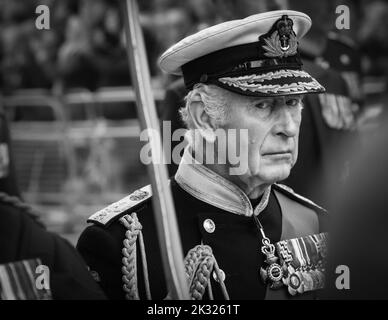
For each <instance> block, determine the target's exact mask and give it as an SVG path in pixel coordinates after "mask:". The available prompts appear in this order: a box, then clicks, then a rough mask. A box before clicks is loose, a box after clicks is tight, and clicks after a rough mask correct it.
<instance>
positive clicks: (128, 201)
mask: <svg viewBox="0 0 388 320" xmlns="http://www.w3.org/2000/svg"><path fill="white" fill-rule="evenodd" d="M151 196H152V190H151V185H148V186H145V187H143V188H141V189H138V190H136V191H135V192H133V193H131V194H130V195H129V196H126V197H125V198H123V199H121V200H119V201H117V202H114V203H112V204H110V205H109V206H107V207H105V208H104V209H101V210H99V211H97V212H96V213H94V214H92V215H91V216H90V217H89V219H88V220H87V222H93V223H97V224H100V225H103V226H108V225H109V223H110V222H111V221H113V219H114V218H119V217H121V215H122V214H123V213H125V212H127V211H128V210H129V209H132V208H135V207H138V206H139V205H140V204H142V203H144V202H145V201H147V200H148V199H149V198H151Z"/></svg>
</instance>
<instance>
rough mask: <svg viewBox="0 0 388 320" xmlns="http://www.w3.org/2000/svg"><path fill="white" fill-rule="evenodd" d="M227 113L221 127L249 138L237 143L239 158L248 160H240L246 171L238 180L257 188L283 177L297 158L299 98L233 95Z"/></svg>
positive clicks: (286, 175)
mask: <svg viewBox="0 0 388 320" xmlns="http://www.w3.org/2000/svg"><path fill="white" fill-rule="evenodd" d="M230 112H231V114H230V117H229V120H228V121H227V123H226V124H224V125H223V126H222V127H223V128H224V129H237V130H239V129H247V130H248V137H249V139H248V141H246V139H245V141H244V140H241V141H239V143H241V146H239V148H240V150H241V151H242V155H247V157H248V158H247V159H242V161H246V163H244V167H245V168H248V170H247V172H246V173H245V174H243V175H241V176H239V177H238V179H240V180H242V182H243V183H245V184H249V185H252V184H254V185H257V184H261V183H264V184H267V183H268V184H272V183H274V182H276V181H281V180H283V179H285V178H287V177H288V175H289V174H290V170H291V168H292V167H293V165H294V164H295V162H296V159H297V156H298V138H299V127H300V122H301V118H302V96H299V95H298V96H297V95H290V96H280V97H275V98H255V97H247V96H243V95H238V94H234V93H233V94H231V101H230ZM238 140H239V139H237V141H238ZM238 150H239V149H238Z"/></svg>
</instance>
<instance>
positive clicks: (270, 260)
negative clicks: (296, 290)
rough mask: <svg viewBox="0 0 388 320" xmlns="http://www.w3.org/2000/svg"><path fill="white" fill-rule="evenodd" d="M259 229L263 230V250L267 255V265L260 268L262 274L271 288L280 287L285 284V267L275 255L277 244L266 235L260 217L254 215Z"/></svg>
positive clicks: (264, 280) (262, 277)
mask: <svg viewBox="0 0 388 320" xmlns="http://www.w3.org/2000/svg"><path fill="white" fill-rule="evenodd" d="M254 219H255V222H256V224H257V227H258V229H259V230H260V232H261V235H262V237H263V239H262V240H261V243H262V246H261V252H262V253H263V254H264V255H265V257H266V259H265V261H264V262H265V263H266V264H267V266H266V267H264V268H263V267H261V268H260V276H261V279H262V280H263V282H264V283H265V284H267V283H268V284H269V286H270V288H271V289H279V288H280V287H282V286H283V280H282V279H283V274H284V272H283V268H282V267H281V266H280V264H278V263H277V262H278V260H279V258H278V257H276V256H275V246H274V245H273V244H272V243H271V241H270V240H269V238H268V237H267V236H266V235H265V233H264V229H263V227H262V225H261V223H260V221H259V219H258V218H257V217H256V216H254Z"/></svg>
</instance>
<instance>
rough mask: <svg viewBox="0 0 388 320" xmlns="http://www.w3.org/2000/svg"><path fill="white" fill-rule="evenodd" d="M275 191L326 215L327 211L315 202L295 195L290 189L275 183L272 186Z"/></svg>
mask: <svg viewBox="0 0 388 320" xmlns="http://www.w3.org/2000/svg"><path fill="white" fill-rule="evenodd" d="M274 186H275V189H276V190H278V191H280V192H282V193H284V194H286V195H287V196H289V197H290V198H291V199H293V200H295V201H297V202H299V203H301V204H303V205H305V206H306V207H309V208H311V209H313V210H315V211H318V212H321V213H327V210H326V209H324V208H322V207H321V206H319V205H317V204H316V203H315V202H313V201H311V200H310V199H307V198H305V197H303V196H301V195H300V194H297V193H295V192H294V190H292V189H291V188H290V187H288V186H286V185H284V184H280V183H275V184H274Z"/></svg>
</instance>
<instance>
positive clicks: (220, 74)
mask: <svg viewBox="0 0 388 320" xmlns="http://www.w3.org/2000/svg"><path fill="white" fill-rule="evenodd" d="M310 26H311V19H310V18H309V17H308V16H307V15H305V14H304V13H301V12H297V11H288V10H282V11H273V12H266V13H262V14H257V15H252V16H249V17H247V18H245V19H241V20H233V21H228V22H225V23H221V24H218V25H215V26H213V27H210V28H207V29H204V30H202V31H200V32H198V33H196V34H194V35H191V36H189V37H187V38H185V39H183V40H181V41H180V42H178V43H177V44H176V45H174V46H172V47H171V48H170V49H168V50H167V51H166V52H165V53H164V54H163V55H162V56H161V58H160V60H159V64H160V67H161V69H162V70H164V71H166V72H168V73H173V74H180V73H181V74H183V78H184V81H185V85H186V88H187V90H188V92H189V93H188V95H187V96H186V99H185V101H186V105H185V107H184V108H183V109H182V110H181V113H182V118H183V120H184V122H185V123H186V125H187V127H188V129H189V130H188V134H187V136H188V140H189V144H188V146H187V147H186V148H185V150H184V155H183V158H182V160H181V163H180V165H179V168H178V171H177V173H176V174H175V176H174V177H172V178H171V181H170V188H171V192H172V195H173V199H174V204H175V209H176V214H177V222H178V227H179V233H180V235H181V241H182V247H183V251H184V254H185V255H186V257H185V259H184V262H183V263H184V265H185V271H186V274H187V277H188V283H189V289H190V297H191V298H192V299H223V298H225V299H289V298H302V299H304V298H314V297H315V295H316V291H317V290H318V289H321V288H322V287H323V285H324V273H323V271H324V268H325V257H326V239H327V233H326V231H327V230H326V220H327V213H326V211H325V210H324V209H322V208H321V207H319V206H318V205H315V204H314V203H313V202H311V201H310V200H308V199H306V198H304V197H302V196H300V195H298V194H296V193H294V192H293V191H292V190H291V189H289V188H288V187H286V186H283V185H280V184H277V182H278V181H281V180H284V179H285V178H286V177H287V176H288V175H289V174H290V172H291V169H292V167H293V165H294V164H295V162H296V160H297V155H298V138H299V127H300V123H301V121H302V105H303V102H302V99H303V95H305V94H316V93H320V92H323V91H324V88H323V87H322V85H321V84H320V83H319V82H318V81H317V80H315V79H314V78H313V77H311V76H310V75H309V74H308V73H307V72H305V71H303V70H302V63H301V60H300V57H299V52H298V41H299V40H300V39H301V38H302V37H303V36H304V35H305V34H306V33H307V31H308V30H309V28H310ZM220 132H221V133H225V136H226V137H227V138H226V139H222V138H221V136H222V135H221V134H218V133H220ZM244 134H246V135H244ZM236 140H237V141H236ZM208 147H210V148H209V149H210V150H213V153H212V152H207V151H208ZM236 148H239V151H240V152H239V155H240V158H239V159H238V160H239V161H237V162H235V161H232V160H233V159H231V158H230V157H228V156H227V157H226V159H227V160H226V161H223V154H222V152H226V151H228V154H230V153H229V151H231V150H233V149H236ZM236 155H237V154H236ZM151 198H152V191H151V188H150V186H146V187H143V188H141V189H139V190H137V191H135V192H134V193H132V194H130V195H129V196H127V197H126V198H124V199H122V200H120V201H118V202H116V203H113V204H112V205H110V206H108V207H106V208H104V209H102V210H100V211H98V212H96V213H95V214H93V215H92V216H91V217H90V218H89V220H88V221H89V222H90V223H91V225H90V226H88V227H87V228H86V229H85V230H84V232H83V233H82V234H81V236H80V239H79V240H78V244H77V248H78V250H79V251H80V253H81V254H82V256H83V257H84V259H85V260H86V262H87V264H88V265H89V267H90V269H91V270H92V271H93V273H94V274H95V275H98V282H99V284H100V285H101V287H102V288H103V289H104V291H105V293H106V294H107V296H108V297H109V298H111V299H124V298H127V299H139V298H148V299H163V298H166V297H168V292H167V289H166V283H165V278H164V272H163V269H162V259H161V258H162V257H161V253H160V249H159V242H158V238H157V232H156V229H157V228H156V224H155V220H154V214H153V208H152V204H151ZM138 253H139V254H138Z"/></svg>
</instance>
